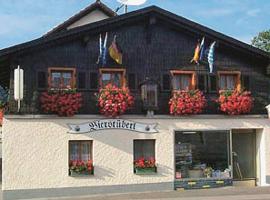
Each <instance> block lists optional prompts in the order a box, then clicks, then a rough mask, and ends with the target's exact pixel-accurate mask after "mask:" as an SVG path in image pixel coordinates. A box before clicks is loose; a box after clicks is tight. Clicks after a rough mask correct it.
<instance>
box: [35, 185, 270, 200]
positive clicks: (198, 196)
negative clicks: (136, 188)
mask: <svg viewBox="0 0 270 200" xmlns="http://www.w3.org/2000/svg"><path fill="white" fill-rule="evenodd" d="M54 199H56V198H50V200H54ZM57 199H62V200H73V199H74V200H75V199H76V200H137V199H140V200H158V199H161V200H177V199H180V200H181V199H185V200H227V199H230V200H244V199H245V200H264V199H269V200H270V187H256V188H255V187H254V188H239V187H237V188H236V187H227V188H219V189H204V190H185V191H183V190H178V191H168V192H152V193H132V194H113V195H95V196H89V197H76V198H74V197H73V198H71V197H70V198H57ZM40 200H44V199H40Z"/></svg>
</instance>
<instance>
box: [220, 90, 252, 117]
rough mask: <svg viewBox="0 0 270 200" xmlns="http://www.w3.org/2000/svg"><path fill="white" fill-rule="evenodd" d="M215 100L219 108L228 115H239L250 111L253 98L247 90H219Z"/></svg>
mask: <svg viewBox="0 0 270 200" xmlns="http://www.w3.org/2000/svg"><path fill="white" fill-rule="evenodd" d="M219 95H220V96H219V98H218V100H217V102H218V103H219V106H220V110H221V111H222V112H224V113H226V114H228V115H241V114H248V113H250V112H251V109H252V107H253V103H254V99H253V98H252V96H251V93H250V92H249V91H237V90H234V91H226V90H225V91H224V90H223V91H220V92H219Z"/></svg>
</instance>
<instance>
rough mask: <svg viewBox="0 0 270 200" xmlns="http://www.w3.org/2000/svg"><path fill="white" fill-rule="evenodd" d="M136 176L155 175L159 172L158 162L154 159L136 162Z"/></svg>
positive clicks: (140, 159)
mask: <svg viewBox="0 0 270 200" xmlns="http://www.w3.org/2000/svg"><path fill="white" fill-rule="evenodd" d="M134 169H135V173H136V174H139V175H140V174H141V175H144V174H155V173H156V172H157V167H156V161H155V159H154V158H153V157H151V158H149V159H145V158H144V157H142V158H139V159H138V160H135V161H134Z"/></svg>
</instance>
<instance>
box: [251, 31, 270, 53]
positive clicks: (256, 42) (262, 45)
mask: <svg viewBox="0 0 270 200" xmlns="http://www.w3.org/2000/svg"><path fill="white" fill-rule="evenodd" d="M251 43H252V45H253V46H255V47H257V48H259V49H262V50H264V51H268V52H270V29H269V30H266V31H262V32H260V33H259V35H258V36H255V37H254V38H253V39H252V41H251Z"/></svg>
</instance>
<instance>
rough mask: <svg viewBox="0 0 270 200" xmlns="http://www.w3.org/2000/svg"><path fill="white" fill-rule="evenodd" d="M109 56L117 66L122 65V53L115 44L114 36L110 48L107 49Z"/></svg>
mask: <svg viewBox="0 0 270 200" xmlns="http://www.w3.org/2000/svg"><path fill="white" fill-rule="evenodd" d="M109 54H110V56H111V58H112V59H113V60H114V61H115V62H117V63H118V64H120V65H122V57H123V55H122V52H121V50H120V49H119V47H118V45H117V42H116V36H114V39H113V41H112V44H111V46H110V47H109Z"/></svg>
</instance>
